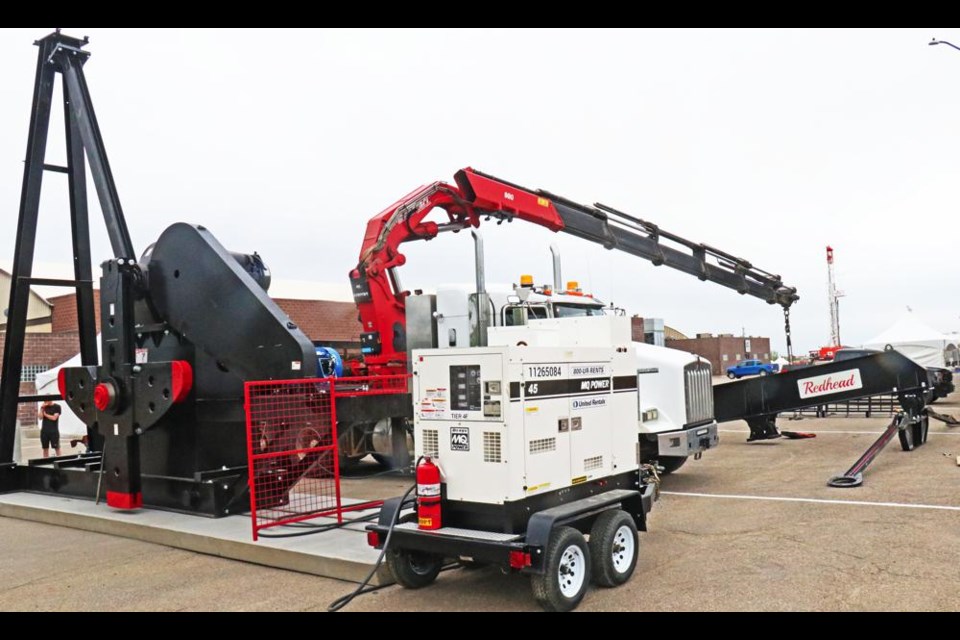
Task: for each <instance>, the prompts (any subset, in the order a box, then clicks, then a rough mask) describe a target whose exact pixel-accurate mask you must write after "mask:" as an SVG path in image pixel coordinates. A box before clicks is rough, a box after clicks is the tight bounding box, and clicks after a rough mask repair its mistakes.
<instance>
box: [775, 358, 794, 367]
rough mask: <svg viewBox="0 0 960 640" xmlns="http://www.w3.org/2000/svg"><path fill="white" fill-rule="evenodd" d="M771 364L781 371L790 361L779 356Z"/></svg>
mask: <svg viewBox="0 0 960 640" xmlns="http://www.w3.org/2000/svg"><path fill="white" fill-rule="evenodd" d="M773 364H775V365H779V367H780V368H781V369H783V367H784V365H788V364H790V361H789V360H787V359H786V358H784V357H783V356H779V357H778V358H777V359H776V360H774V361H773Z"/></svg>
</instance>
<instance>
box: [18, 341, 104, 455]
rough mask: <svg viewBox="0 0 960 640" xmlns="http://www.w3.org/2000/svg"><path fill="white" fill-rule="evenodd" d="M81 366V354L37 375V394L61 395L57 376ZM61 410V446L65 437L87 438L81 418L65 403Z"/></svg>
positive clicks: (98, 354) (98, 346)
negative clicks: (61, 371) (62, 371)
mask: <svg viewBox="0 0 960 640" xmlns="http://www.w3.org/2000/svg"><path fill="white" fill-rule="evenodd" d="M99 359H100V336H99V335H98V336H97V360H99ZM79 366H81V362H80V354H79V353H78V354H77V355H75V356H73V357H72V358H70V359H69V360H67V361H66V362H64V363H62V364H59V365H57V366H55V367H52V368H50V369H47V370H46V371H44V372H42V373H38V374H37V380H36V382H35V383H34V384H36V386H37V394H40V395H47V394H59V393H60V390H59V389H58V388H57V374H58V373H59V372H60V369H62V368H64V367H79ZM59 404H60V408H61V409H62V412H61V413H60V420H59V421H58V422H59V431H60V436H61V437H60V444H61V446H62V445H63V436H85V435H87V425H85V424H83V422H81V421H80V418H78V417H77V416H76V414H74V413H73V411H71V410H70V407H68V406H67V404H66V403H65V402H60V403H59Z"/></svg>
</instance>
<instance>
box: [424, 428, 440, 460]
mask: <svg viewBox="0 0 960 640" xmlns="http://www.w3.org/2000/svg"><path fill="white" fill-rule="evenodd" d="M420 440H421V441H422V444H421V446H422V447H423V455H425V456H428V457H430V458H438V457H440V438H439V437H438V435H437V430H436V429H424V430H423V435H422V436H421V438H420Z"/></svg>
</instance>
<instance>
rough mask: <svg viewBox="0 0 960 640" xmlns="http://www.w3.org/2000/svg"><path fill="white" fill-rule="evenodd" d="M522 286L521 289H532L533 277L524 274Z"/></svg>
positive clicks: (521, 281)
mask: <svg viewBox="0 0 960 640" xmlns="http://www.w3.org/2000/svg"><path fill="white" fill-rule="evenodd" d="M520 286H521V287H532V286H533V276H531V275H528V274H524V275H522V276H520Z"/></svg>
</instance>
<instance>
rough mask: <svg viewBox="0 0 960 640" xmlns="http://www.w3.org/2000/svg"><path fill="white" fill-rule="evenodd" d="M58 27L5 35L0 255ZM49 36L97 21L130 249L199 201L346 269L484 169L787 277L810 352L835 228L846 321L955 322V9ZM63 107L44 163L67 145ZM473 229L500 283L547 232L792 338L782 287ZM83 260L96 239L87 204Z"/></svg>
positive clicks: (723, 328) (539, 262) (860, 326)
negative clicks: (661, 23) (822, 21)
mask: <svg viewBox="0 0 960 640" xmlns="http://www.w3.org/2000/svg"><path fill="white" fill-rule="evenodd" d="M49 31H51V29H47V28H36V29H26V30H10V29H5V30H2V32H0V59H2V60H3V63H2V64H0V83H2V87H3V94H2V95H3V98H4V99H3V100H2V101H0V230H2V234H0V261H2V262H9V260H10V259H11V257H12V254H13V248H14V247H13V244H14V239H13V235H14V230H15V228H16V219H17V208H18V204H19V198H20V186H21V180H22V160H23V158H24V150H25V148H26V137H27V125H28V122H29V110H30V100H31V90H32V85H33V76H34V71H35V65H36V51H37V50H36V48H35V47H33V46H31V43H32V42H33V40H34V39H36V38H38V37H40V36H42V35H45V34H46V33H48V32H49ZM64 32H65V33H68V34H70V35H77V36H83V35H88V36H90V40H91V41H90V45H89V46H88V49H89V50H90V51H91V52H92V53H93V56H92V58H91V59H90V61H89V62H88V63H87V66H86V75H87V81H88V84H89V87H90V92H91V95H92V97H93V101H94V105H95V107H96V110H97V116H98V118H99V121H100V125H101V128H102V132H103V137H104V140H105V143H106V147H107V152H108V155H109V158H110V162H111V165H112V167H113V170H114V176H115V178H116V182H117V186H118V189H119V193H120V198H121V201H122V203H123V207H124V210H125V212H126V217H127V223H128V225H129V227H130V233H131V235H132V237H133V242H134V245H135V247H136V249H137V251H138V252H140V251H142V250H143V249H144V248H145V247H146V246H147V245H148V244H149V243H151V242H153V241H154V240H155V239H156V238H157V236H158V235H159V234H160V233H161V231H163V229H165V228H166V227H167V226H168V225H170V224H172V223H174V222H178V221H184V222H193V223H201V224H204V225H206V226H207V227H208V228H209V229H210V230H211V231H213V233H214V234H215V235H216V236H217V238H218V239H219V240H220V241H221V242H222V243H223V244H224V245H225V246H226V247H227V248H229V249H232V250H237V251H253V250H257V251H259V252H260V254H261V255H262V256H263V257H264V259H265V260H266V262H267V264H268V265H269V266H270V267H271V269H272V270H273V272H274V276H275V277H276V278H281V279H299V280H316V281H324V282H332V283H346V282H347V272H348V271H349V269H350V268H352V267H353V266H354V265H355V264H356V261H357V255H358V252H359V249H360V244H361V241H362V237H363V231H364V227H365V224H366V221H367V220H368V219H369V218H370V217H371V216H373V215H375V214H376V213H377V212H378V211H380V210H382V209H383V208H385V207H386V206H388V205H389V204H390V203H392V202H394V201H395V200H396V199H398V198H399V197H400V196H402V195H403V194H405V193H407V192H408V191H410V190H411V189H413V188H415V187H417V186H418V185H420V184H423V183H427V182H432V181H434V180H452V177H453V174H454V173H455V172H456V171H457V170H458V169H460V168H462V167H465V166H473V167H475V168H477V169H480V170H481V171H484V172H487V173H491V174H493V175H495V176H498V177H501V178H504V179H506V180H509V181H511V182H515V183H518V184H521V185H524V186H528V187H531V188H533V187H540V188H544V189H547V190H550V191H552V192H554V193H557V194H560V195H563V196H565V197H568V198H570V199H573V200H577V201H581V202H585V203H592V202H595V201H600V202H603V203H606V204H609V205H611V206H614V207H616V208H618V209H621V210H623V211H627V212H629V213H632V214H633V215H636V216H639V217H642V218H645V219H647V220H650V221H652V222H656V223H658V224H660V225H661V226H662V227H663V228H665V229H667V230H670V231H672V232H674V233H677V234H679V235H682V236H685V237H687V238H690V239H692V240H696V241H700V242H705V243H707V244H711V245H713V246H716V247H718V248H721V249H723V250H725V251H727V252H729V253H733V254H736V255H739V256H742V257H744V258H746V259H748V260H750V261H751V262H753V264H754V265H756V266H757V267H760V268H762V269H765V270H767V271H771V272H774V273H778V274H780V275H782V276H783V279H784V281H785V283H786V284H788V285H792V286H796V287H797V288H798V289H799V293H800V296H801V300H800V302H799V303H798V304H796V305H795V306H794V307H793V316H792V318H793V325H794V336H795V345H796V347H797V351H798V352H803V351H806V350H808V349H813V348H816V347H818V346H820V345H822V344H826V343H827V341H828V338H829V326H828V325H829V323H828V311H827V293H826V263H825V258H824V247H825V246H826V245H827V244H831V245H832V246H833V247H834V248H835V251H836V261H837V275H838V278H839V284H840V287H841V288H842V289H843V290H844V291H845V292H846V293H847V297H846V298H844V299H843V300H842V303H841V332H842V336H843V341H844V342H845V343H847V344H859V343H861V342H863V341H865V340H868V339H870V338H871V337H872V336H874V335H876V334H878V333H880V332H881V331H882V330H884V329H886V328H887V326H888V325H890V324H891V323H892V322H893V321H894V320H896V318H897V317H898V316H899V315H900V314H902V313H903V312H904V311H905V310H906V307H907V306H908V305H909V306H910V307H911V308H912V309H913V310H914V312H915V313H917V314H919V315H920V316H921V317H922V318H924V319H925V320H926V321H927V322H929V323H930V324H931V325H933V326H934V327H936V328H938V329H940V330H944V331H953V330H960V286H958V283H957V266H958V259H960V215H958V213H960V210H958V202H957V199H958V195H960V194H958V185H960V180H958V178H960V118H958V113H960V51H957V50H954V49H951V48H949V47H947V46H945V45H940V46H936V47H931V46H928V45H927V43H928V42H929V40H930V39H931V38H932V37H937V38H940V39H946V40H952V41H954V42H956V43H957V44H960V31H958V30H949V29H937V28H932V29H926V30H840V29H835V30H781V31H777V30H772V31H771V30H762V31H761V30H720V29H718V30H690V31H683V30H630V31H609V30H605V31H530V30H522V31H521V30H516V31H456V30H438V31H408V30H398V31H380V30H374V31H354V30H334V31H326V30H320V31H248V30H240V31H234V30H184V31H169V30H145V31H139V30H130V29H124V30H111V29H94V28H69V29H68V28H65V29H64ZM58 91H59V89H58ZM54 115H55V117H54V121H53V124H52V126H51V140H50V145H49V146H48V155H47V158H48V162H63V158H64V156H65V154H64V151H63V136H62V114H61V113H60V111H59V110H57V109H55V110H54ZM65 186H66V178H65V177H64V176H62V175H59V174H49V173H48V174H47V179H46V181H45V189H44V194H43V200H42V203H41V227H40V229H41V231H40V233H41V241H42V246H41V247H40V248H39V249H38V252H37V259H38V260H42V261H47V262H56V261H66V260H69V255H70V247H69V232H68V231H67V227H66V224H67V217H66V216H67V209H66V202H67V200H66V188H65ZM90 191H91V195H93V189H92V188H91V190H90ZM94 201H95V198H94ZM96 211H98V207H97V206H96V205H95V204H93V205H92V212H96ZM93 219H94V220H96V219H95V218H93ZM482 230H483V231H484V233H485V242H486V246H487V280H488V282H504V283H509V282H515V281H517V280H518V278H519V274H521V273H527V272H530V273H532V274H533V275H534V276H535V278H536V280H537V281H538V282H548V281H550V280H551V266H550V264H551V263H550V253H549V250H548V246H549V244H550V242H551V240H556V241H558V242H559V244H560V247H561V251H562V255H563V261H564V265H563V268H564V276H565V278H569V279H577V280H579V281H580V282H581V284H582V285H583V287H584V288H585V289H587V290H589V291H592V292H593V293H595V294H596V295H597V296H599V297H600V298H602V299H603V300H605V301H613V302H615V303H617V305H619V306H623V307H626V308H627V309H628V310H629V311H630V312H631V313H638V314H640V315H643V316H646V317H662V318H664V319H665V321H666V322H667V324H669V325H671V326H674V327H676V328H677V329H679V330H681V331H683V332H685V333H688V334H693V333H697V332H713V333H717V332H730V333H736V334H740V333H741V331H746V333H747V334H748V335H750V334H753V335H768V336H770V337H771V338H772V339H773V344H774V348H775V349H781V350H782V349H783V348H784V339H783V319H782V315H781V313H780V310H779V307H774V306H769V305H767V304H766V303H764V302H762V301H760V300H758V299H754V298H750V297H745V296H740V295H738V294H736V293H735V292H733V291H731V290H728V289H725V288H723V287H719V286H717V285H714V284H710V283H703V282H699V281H698V280H697V279H695V278H693V277H691V276H688V275H685V274H682V273H678V272H674V271H671V270H669V269H667V268H663V267H661V268H657V267H653V266H652V265H650V264H648V263H647V262H645V261H642V260H639V259H636V258H632V257H630V256H628V255H625V254H618V253H616V252H610V251H606V250H604V249H602V248H600V247H597V246H594V245H591V244H588V243H585V242H584V241H581V240H578V239H576V238H573V237H568V236H564V235H563V234H560V235H557V236H555V235H553V234H551V233H550V232H549V231H546V230H544V229H539V228H536V227H534V226H533V225H523V224H516V223H514V224H513V225H510V226H507V225H504V226H503V227H496V226H493V225H491V226H488V227H482ZM406 253H407V255H408V264H407V266H405V267H404V268H403V271H402V278H403V284H404V285H405V286H406V287H407V288H418V287H425V288H432V287H435V286H436V285H437V284H439V283H442V282H458V281H459V282H468V281H471V280H472V278H473V260H472V244H471V240H470V237H469V234H458V235H456V236H453V235H448V236H442V237H440V238H439V239H437V240H435V241H432V242H429V243H421V244H416V245H414V244H410V245H406ZM94 255H95V256H96V260H97V262H99V261H100V260H101V259H105V258H107V257H109V245H108V243H107V241H106V234H105V232H104V231H103V228H102V225H101V224H99V222H97V223H96V224H95V225H94Z"/></svg>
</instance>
